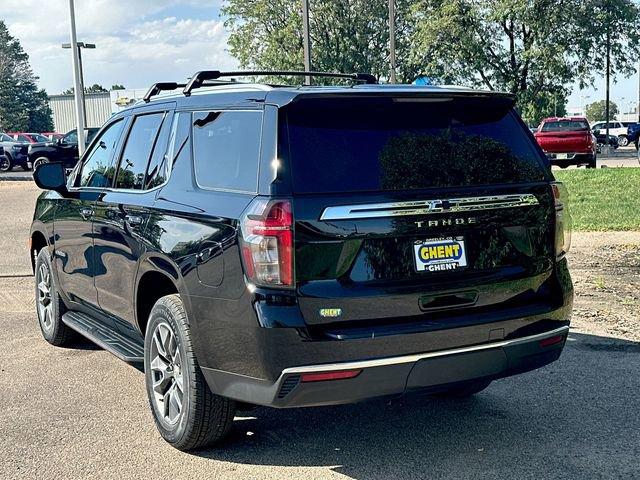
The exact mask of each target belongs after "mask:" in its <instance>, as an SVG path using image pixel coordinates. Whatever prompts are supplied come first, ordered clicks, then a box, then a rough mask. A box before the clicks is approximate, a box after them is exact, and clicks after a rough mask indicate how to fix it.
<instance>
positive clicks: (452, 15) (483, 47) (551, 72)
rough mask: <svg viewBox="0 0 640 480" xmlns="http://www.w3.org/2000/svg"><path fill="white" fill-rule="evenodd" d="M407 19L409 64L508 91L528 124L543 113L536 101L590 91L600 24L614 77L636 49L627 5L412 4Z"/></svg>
mask: <svg viewBox="0 0 640 480" xmlns="http://www.w3.org/2000/svg"><path fill="white" fill-rule="evenodd" d="M603 4H606V5H607V7H606V8H603V7H602V5H603ZM412 15H413V19H414V21H415V35H414V36H413V40H414V41H413V42H411V57H410V61H411V62H412V63H414V64H418V65H422V66H423V71H422V73H423V74H425V75H426V76H430V77H433V78H435V79H437V80H439V81H440V82H443V83H461V84H466V85H471V86H476V87H483V88H488V89H490V90H506V91H508V92H511V93H514V94H516V95H517V97H518V106H519V108H520V110H521V113H522V114H523V116H524V118H525V120H526V121H527V122H530V123H534V122H536V121H538V120H539V117H540V115H542V114H546V113H543V111H544V112H548V111H549V108H548V106H549V105H547V107H545V108H544V109H541V108H540V107H541V100H540V99H541V98H543V99H544V98H547V100H546V103H547V104H548V103H549V101H548V99H550V98H562V100H564V99H565V98H566V96H567V94H568V93H569V92H568V87H567V86H568V85H570V84H571V83H573V82H574V81H575V80H578V81H579V82H580V84H581V86H585V85H592V84H593V82H594V79H595V75H596V74H599V73H603V71H604V63H603V62H604V59H603V56H604V55H603V53H604V44H605V43H604V41H603V35H605V32H606V28H605V26H606V25H609V28H610V31H611V33H612V38H611V40H612V64H613V65H615V68H614V73H615V72H619V73H622V74H625V75H628V74H631V73H632V72H633V68H634V64H633V62H630V61H629V58H637V54H638V52H639V50H640V49H639V45H640V8H639V7H638V5H637V4H636V3H634V2H633V1H632V0H561V1H551V0H534V1H532V0H419V1H418V2H416V3H415V4H414V5H413V8H412ZM634 54H635V56H634ZM542 103H544V102H542Z"/></svg>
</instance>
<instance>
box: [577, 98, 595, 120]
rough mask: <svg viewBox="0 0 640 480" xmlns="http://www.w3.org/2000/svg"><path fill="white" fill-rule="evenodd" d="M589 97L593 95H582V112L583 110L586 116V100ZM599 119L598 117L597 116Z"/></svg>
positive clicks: (583, 114)
mask: <svg viewBox="0 0 640 480" xmlns="http://www.w3.org/2000/svg"><path fill="white" fill-rule="evenodd" d="M587 98H591V95H580V112H582V116H583V117H586V116H587V112H586V106H585V104H584V101H585V100H586V99H587ZM596 120H597V118H596Z"/></svg>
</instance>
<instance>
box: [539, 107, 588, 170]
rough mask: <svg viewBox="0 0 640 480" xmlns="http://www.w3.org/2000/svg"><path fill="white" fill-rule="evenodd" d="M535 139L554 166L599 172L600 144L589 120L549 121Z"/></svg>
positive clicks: (552, 118)
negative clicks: (572, 166) (575, 166)
mask: <svg viewBox="0 0 640 480" xmlns="http://www.w3.org/2000/svg"><path fill="white" fill-rule="evenodd" d="M534 137H535V139H536V141H537V142H538V145H540V148H542V150H543V151H544V152H545V154H546V155H547V158H549V161H550V162H551V164H552V165H557V166H559V167H561V168H566V167H568V166H569V165H586V166H587V168H596V161H597V145H596V143H597V141H596V138H595V137H594V136H593V134H592V133H591V129H590V128H589V122H588V121H587V119H586V118H584V117H561V118H559V117H551V118H545V119H544V120H543V121H542V123H541V124H540V126H539V127H538V131H537V132H535V133H534Z"/></svg>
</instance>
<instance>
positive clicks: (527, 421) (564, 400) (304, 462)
mask: <svg viewBox="0 0 640 480" xmlns="http://www.w3.org/2000/svg"><path fill="white" fill-rule="evenodd" d="M36 195H37V191H36V189H35V188H34V187H32V186H31V187H30V186H29V184H27V183H26V182H21V183H20V184H17V183H16V184H9V183H8V182H0V205H3V206H6V205H10V208H9V209H7V208H5V209H4V210H3V213H2V214H0V232H2V233H1V234H0V248H1V249H2V252H3V255H2V256H0V346H1V347H2V348H0V404H1V405H2V407H3V408H2V410H0V478H1V479H5V478H7V479H13V478H33V479H41V478H61V479H76V478H77V479H84V478H88V477H92V478H113V479H119V480H120V479H129V478H141V479H143V478H144V479H147V478H150V479H155V478H158V479H160V478H174V479H180V478H225V479H227V478H229V479H236V478H237V479H248V478H251V479H253V478H255V479H265V478H274V479H299V478H305V479H316V478H353V479H362V480H364V479H389V478H394V479H395V478H397V479H405V478H406V479H415V478H425V479H426V478H429V479H435V478H452V479H463V478H469V479H475V478H481V477H482V478H496V479H500V480H505V479H518V480H520V479H529V478H531V479H539V478H640V467H639V466H638V458H640V416H639V415H638V411H640V398H639V396H638V392H640V376H639V375H638V371H640V343H638V342H639V341H640V328H639V325H638V324H639V323H640V315H639V313H640V300H639V299H640V294H639V286H640V233H607V234H576V235H574V242H573V248H572V251H571V253H570V256H569V260H570V263H571V268H572V274H573V278H574V282H575V287H576V298H575V314H574V318H573V324H572V327H573V328H572V332H571V334H570V336H569V340H568V342H567V347H566V348H565V352H564V353H563V356H562V357H561V359H560V360H559V361H558V362H556V363H554V364H552V365H550V366H548V367H545V368H543V369H540V370H537V371H535V372H532V373H529V374H526V375H521V376H517V377H512V378H508V379H503V380H500V381H497V382H495V383H494V384H493V385H492V386H491V387H490V388H489V389H488V390H487V391H486V392H483V393H482V394H480V395H478V396H476V397H475V398H473V399H468V400H460V401H445V400H437V399H432V398H428V397H421V396H409V397H403V398H400V399H397V400H393V401H383V400H379V401H373V402H369V403H363V404H358V405H346V406H338V407H327V408H316V409H300V410H274V409H266V408H259V409H257V410H255V411H253V412H251V413H250V414H244V415H242V416H238V417H236V421H235V423H234V427H233V430H232V435H231V438H230V440H229V442H228V443H227V444H225V445H224V446H222V447H219V448H216V449H210V450H203V451H199V452H195V453H192V454H186V453H181V452H178V451H176V450H174V449H173V448H171V447H170V446H168V445H167V444H166V443H165V442H164V441H162V440H161V438H160V437H159V435H158V434H157V432H156V430H155V428H154V426H153V422H152V419H151V415H150V413H149V409H148V405H147V400H146V398H145V391H144V379H143V376H142V374H141V373H140V372H139V371H138V370H136V369H135V368H133V367H131V366H129V365H126V364H124V363H122V362H120V361H119V360H117V359H116V358H115V357H113V356H111V355H110V354H108V353H107V352H105V351H103V350H100V349H99V348H97V347H96V346H94V345H93V344H91V343H90V342H87V341H84V342H80V343H79V344H78V345H76V348H73V349H71V348H55V347H52V346H50V345H48V344H47V343H46V342H45V341H44V340H43V339H42V338H41V335H40V331H39V329H38V326H37V320H36V317H35V313H34V301H33V284H32V279H31V278H30V277H29V276H28V275H29V273H30V272H29V270H30V267H29V260H28V258H27V256H26V254H25V249H26V242H25V238H26V237H27V234H28V228H29V222H30V218H31V215H32V212H33V202H34V200H35V197H36ZM9 212H10V213H9Z"/></svg>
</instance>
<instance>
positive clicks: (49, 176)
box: [33, 162, 67, 195]
mask: <svg viewBox="0 0 640 480" xmlns="http://www.w3.org/2000/svg"><path fill="white" fill-rule="evenodd" d="M33 180H34V181H35V182H36V185H37V186H38V188H41V189H43V190H53V191H56V192H58V193H59V194H61V195H64V194H65V193H67V178H66V175H65V172H64V166H63V165H62V163H60V162H53V163H42V164H40V165H38V167H37V168H36V169H35V171H34V172H33Z"/></svg>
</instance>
